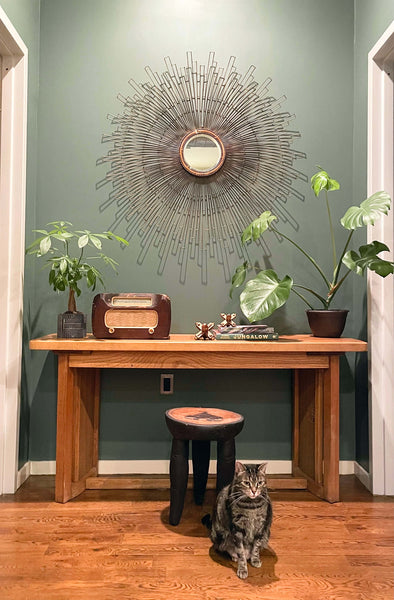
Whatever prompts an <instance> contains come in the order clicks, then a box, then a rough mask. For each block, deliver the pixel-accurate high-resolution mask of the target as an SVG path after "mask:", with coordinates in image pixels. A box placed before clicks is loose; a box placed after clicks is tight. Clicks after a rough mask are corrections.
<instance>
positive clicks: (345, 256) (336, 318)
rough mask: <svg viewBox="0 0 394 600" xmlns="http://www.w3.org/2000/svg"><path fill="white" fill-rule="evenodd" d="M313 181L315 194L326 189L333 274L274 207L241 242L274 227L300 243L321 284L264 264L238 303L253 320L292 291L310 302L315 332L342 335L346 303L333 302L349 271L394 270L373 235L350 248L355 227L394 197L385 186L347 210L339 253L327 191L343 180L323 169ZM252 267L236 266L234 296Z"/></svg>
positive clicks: (382, 273)
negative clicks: (285, 227)
mask: <svg viewBox="0 0 394 600" xmlns="http://www.w3.org/2000/svg"><path fill="white" fill-rule="evenodd" d="M311 187H312V189H313V191H314V193H315V196H316V197H318V196H319V194H320V193H321V192H324V196H325V205H326V210H327V222H328V229H329V236H330V238H331V249H332V260H333V271H332V274H330V275H326V273H325V272H324V271H323V269H322V268H321V267H320V265H319V264H318V262H317V261H316V260H315V259H314V258H313V256H311V255H310V254H309V253H308V252H307V251H306V250H304V249H303V248H302V247H301V246H300V245H298V244H297V243H296V242H295V241H294V240H292V239H291V238H290V237H288V236H287V235H285V234H284V233H283V232H282V231H280V230H279V229H278V228H277V227H276V225H275V221H276V220H277V217H276V216H275V215H274V214H272V213H271V212H270V211H265V212H264V213H263V214H262V215H260V216H259V217H258V218H257V219H255V220H254V221H253V222H252V223H251V224H250V225H249V226H248V227H246V229H245V230H244V232H243V233H242V237H241V240H242V243H243V244H246V243H248V242H250V241H256V240H258V239H259V238H260V236H262V235H263V234H265V232H273V233H275V234H277V235H279V236H281V237H282V238H283V239H285V240H286V241H287V242H289V243H290V244H291V245H292V246H293V247H294V248H296V250H297V251H298V252H300V253H302V254H303V255H304V257H305V259H306V260H307V261H309V262H310V263H312V265H313V266H314V268H315V269H316V271H317V272H318V273H319V276H320V281H321V287H319V288H318V289H312V288H311V287H309V286H307V285H304V284H303V283H302V284H301V283H299V282H298V281H295V280H294V278H293V277H292V276H290V275H285V276H284V277H283V278H281V277H280V276H279V275H278V274H277V273H276V272H275V271H274V270H272V269H267V270H261V271H259V272H258V273H257V275H256V276H255V277H254V278H253V279H250V280H249V281H248V282H247V283H246V285H245V287H244V290H243V291H242V293H241V296H240V306H241V310H242V312H243V313H244V315H245V316H246V317H247V318H248V320H249V321H251V322H256V321H260V320H261V319H265V318H266V317H268V316H269V315H271V314H272V313H273V312H274V311H275V310H277V309H278V308H279V307H281V306H283V305H284V304H285V302H286V301H287V300H288V298H289V296H290V293H291V292H293V293H294V294H295V295H296V296H298V297H299V298H300V299H301V300H302V301H303V302H305V304H306V305H307V306H308V310H307V311H306V312H307V317H308V321H309V325H310V327H311V330H312V333H313V335H315V336H318V337H339V336H340V335H341V333H342V331H343V328H344V326H345V320H346V316H347V313H348V311H347V310H346V309H344V310H336V309H332V307H331V305H332V302H333V300H334V298H335V296H336V294H337V292H338V290H339V289H340V287H341V286H342V284H343V283H344V281H345V280H346V278H347V277H348V276H349V274H350V273H351V272H354V273H356V274H357V275H363V274H364V273H365V271H366V269H370V270H371V271H375V272H376V273H377V274H378V275H380V276H381V277H386V276H387V275H389V274H391V273H393V271H394V263H393V262H391V261H388V260H384V259H383V258H381V257H380V256H379V254H380V253H381V252H385V251H386V252H387V251H389V248H388V247H387V246H386V244H383V243H382V242H379V241H376V240H375V241H373V242H370V243H369V244H365V245H362V246H360V247H359V248H358V251H356V250H352V249H350V243H351V240H352V236H353V233H354V231H355V230H356V229H358V228H359V227H365V226H366V225H373V224H374V223H375V221H376V220H377V219H379V218H380V217H381V216H382V215H387V214H388V211H389V209H390V203H391V199H390V196H389V195H388V194H387V193H386V192H384V191H380V192H376V193H375V194H373V195H372V196H370V197H369V198H367V199H366V200H364V201H363V202H361V204H360V206H351V207H350V208H349V209H348V210H347V211H346V213H345V214H344V216H343V217H342V219H341V221H340V223H341V225H342V227H344V228H345V229H347V230H348V231H349V234H348V236H347V240H346V242H345V245H344V247H343V249H342V251H341V252H340V253H338V252H337V247H336V241H335V236H334V228H333V224H332V219H331V211H330V203H329V196H328V193H329V192H333V191H335V190H339V188H340V185H339V183H338V181H336V180H335V179H332V178H331V177H330V176H329V175H328V173H327V171H324V170H323V169H321V170H320V171H319V172H318V173H315V175H313V177H312V178H311ZM249 268H250V266H249V264H248V262H247V261H245V262H244V263H243V264H242V265H240V266H239V267H238V268H237V269H236V271H235V273H234V275H233V278H232V287H231V290H230V296H232V293H233V290H234V289H235V288H237V287H240V286H242V285H243V284H244V282H245V280H246V276H247V273H248V271H249ZM316 303H318V305H320V307H319V309H316Z"/></svg>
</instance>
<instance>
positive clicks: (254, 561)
mask: <svg viewBox="0 0 394 600" xmlns="http://www.w3.org/2000/svg"><path fill="white" fill-rule="evenodd" d="M250 564H251V565H252V567H256V568H259V567H261V560H260V558H259V557H258V556H253V557H252V558H251V559H250Z"/></svg>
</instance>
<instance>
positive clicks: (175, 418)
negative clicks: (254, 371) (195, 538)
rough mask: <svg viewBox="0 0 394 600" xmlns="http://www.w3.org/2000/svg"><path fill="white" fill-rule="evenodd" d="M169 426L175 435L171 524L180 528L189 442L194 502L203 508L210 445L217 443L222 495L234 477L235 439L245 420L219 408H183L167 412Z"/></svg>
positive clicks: (187, 468)
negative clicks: (190, 443) (190, 444)
mask: <svg viewBox="0 0 394 600" xmlns="http://www.w3.org/2000/svg"><path fill="white" fill-rule="evenodd" d="M166 423H167V427H168V429H169V431H170V432H171V434H172V436H173V440H172V449H171V461H170V483H171V493H170V524H171V525H178V523H179V521H180V519H181V516H182V511H183V505H184V501H185V494H186V488H187V479H188V475H189V440H192V461H193V484H194V485H193V493H194V501H195V503H196V504H200V505H201V504H202V503H203V501H204V494H205V489H206V486H207V479H208V469H209V458H210V443H211V441H214V440H216V441H217V471H216V492H220V490H221V489H222V488H224V487H225V486H226V485H228V484H229V483H230V482H231V481H232V479H233V477H234V467H235V442H234V438H235V436H236V435H238V433H239V432H240V431H241V430H242V427H243V425H244V418H243V416H242V415H239V414H238V413H235V412H231V411H228V410H221V409H220V408H205V407H204V408H201V407H200V408H196V407H182V408H171V409H170V410H167V411H166Z"/></svg>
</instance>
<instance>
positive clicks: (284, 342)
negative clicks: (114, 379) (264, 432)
mask: <svg viewBox="0 0 394 600" xmlns="http://www.w3.org/2000/svg"><path fill="white" fill-rule="evenodd" d="M30 348H31V349H32V350H53V351H66V352H75V351H82V352H83V351H89V352H90V351H94V350H96V351H97V350H99V351H102V352H111V351H134V350H137V351H155V352H156V351H162V352H166V351H176V352H184V351H186V352H201V351H203V352H204V353H205V352H206V353H210V352H234V351H238V352H246V353H249V352H251V351H253V352H261V353H262V354H264V353H266V352H268V353H270V352H272V351H274V352H323V353H327V352H333V353H338V352H339V353H344V352H366V350H367V343H366V342H363V341H361V340H356V339H352V338H316V337H313V336H312V335H304V334H300V335H283V336H280V338H279V340H276V341H269V342H268V341H267V342H252V341H243V340H234V341H229V340H226V341H220V340H208V341H202V340H198V341H197V340H195V339H194V335H192V334H184V333H175V334H171V336H170V339H168V340H99V339H96V338H95V337H93V335H92V334H88V336H87V337H86V338H84V339H78V340H72V339H70V340H67V339H61V338H57V337H56V334H54V333H53V334H49V335H46V336H43V337H41V338H37V339H34V340H31V341H30Z"/></svg>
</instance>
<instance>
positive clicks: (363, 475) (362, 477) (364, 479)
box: [354, 462, 372, 492]
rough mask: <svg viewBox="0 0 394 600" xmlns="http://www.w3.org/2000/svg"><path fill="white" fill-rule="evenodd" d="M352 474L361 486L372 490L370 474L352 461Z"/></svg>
mask: <svg viewBox="0 0 394 600" xmlns="http://www.w3.org/2000/svg"><path fill="white" fill-rule="evenodd" d="M354 474H355V476H356V477H357V479H359V481H361V483H362V484H363V486H365V487H366V488H367V490H369V491H370V492H372V476H371V473H368V472H367V471H366V470H365V469H364V468H363V467H362V466H361V465H360V464H359V463H358V462H355V463H354Z"/></svg>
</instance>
